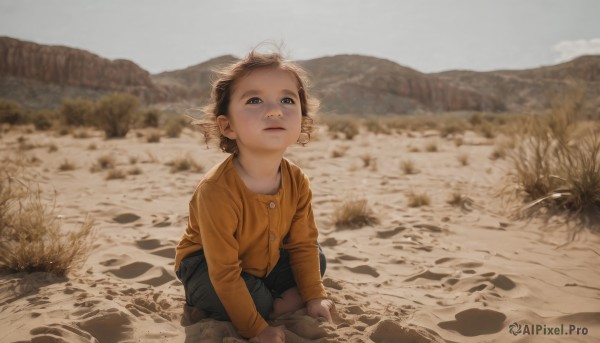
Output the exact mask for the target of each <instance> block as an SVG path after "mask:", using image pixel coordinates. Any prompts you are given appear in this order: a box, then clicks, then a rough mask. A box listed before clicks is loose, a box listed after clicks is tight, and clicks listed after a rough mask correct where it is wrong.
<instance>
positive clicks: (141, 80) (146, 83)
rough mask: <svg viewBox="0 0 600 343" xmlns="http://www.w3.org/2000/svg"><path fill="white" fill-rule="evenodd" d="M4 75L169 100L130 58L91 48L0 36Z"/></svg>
mask: <svg viewBox="0 0 600 343" xmlns="http://www.w3.org/2000/svg"><path fill="white" fill-rule="evenodd" d="M0 77H3V78H6V77H10V78H12V79H13V80H15V79H24V80H34V81H37V82H41V83H45V84H49V85H53V86H55V87H56V86H61V87H65V88H82V89H88V90H96V91H99V92H98V94H102V93H104V92H103V91H121V92H129V93H132V94H135V95H137V96H139V97H140V98H142V100H144V101H146V102H156V101H161V100H166V94H164V92H162V91H161V89H159V88H158V87H157V86H156V85H155V84H154V83H153V81H152V79H151V78H150V74H149V73H148V72H147V71H146V70H144V69H142V68H140V67H139V66H137V65H136V64H135V63H133V62H131V61H128V60H114V61H111V60H108V59H106V58H102V57H100V56H97V55H94V54H92V53H90V52H87V51H84V50H79V49H73V48H68V47H62V46H48V45H40V44H35V43H31V42H25V41H21V40H17V39H12V38H8V37H0Z"/></svg>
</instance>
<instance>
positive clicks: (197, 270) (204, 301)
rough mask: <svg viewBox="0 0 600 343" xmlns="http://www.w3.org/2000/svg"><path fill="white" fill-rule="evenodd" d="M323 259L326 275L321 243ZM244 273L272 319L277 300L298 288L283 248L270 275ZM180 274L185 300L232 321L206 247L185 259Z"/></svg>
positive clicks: (256, 301)
mask: <svg viewBox="0 0 600 343" xmlns="http://www.w3.org/2000/svg"><path fill="white" fill-rule="evenodd" d="M319 262H320V267H321V277H323V274H324V273H325V268H326V260H325V255H324V254H323V250H322V249H321V246H319ZM241 276H242V279H243V280H244V282H245V283H246V287H248V291H249V292H250V296H251V297H252V300H254V304H255V305H256V309H257V310H258V312H259V313H260V314H261V316H263V318H265V319H268V318H269V314H270V313H271V310H272V309H273V299H274V298H278V297H279V296H280V295H281V293H283V292H285V291H286V290H288V289H290V288H292V287H296V281H295V280H294V275H293V273H292V268H291V266H290V255H289V253H288V252H287V250H284V249H281V251H280V257H279V261H277V264H276V265H275V267H274V268H273V270H272V271H271V273H269V275H267V276H266V277H264V278H258V277H255V276H253V275H250V274H247V273H245V272H242V274H241ZM177 277H178V278H179V279H180V280H181V282H182V283H183V288H184V290H185V300H186V302H187V304H188V305H190V306H194V307H197V308H199V309H201V310H203V311H204V312H206V313H207V314H208V315H209V316H210V317H211V318H214V319H217V320H229V316H228V315H227V312H226V311H225V308H224V307H223V304H222V303H221V300H219V297H218V296H217V293H216V292H215V289H214V287H213V285H212V283H211V282H210V278H209V277H208V266H207V265H206V259H205V258H204V251H203V250H199V251H197V252H195V253H192V254H190V255H188V256H186V257H185V258H184V259H183V260H182V261H181V265H180V267H179V270H178V271H177Z"/></svg>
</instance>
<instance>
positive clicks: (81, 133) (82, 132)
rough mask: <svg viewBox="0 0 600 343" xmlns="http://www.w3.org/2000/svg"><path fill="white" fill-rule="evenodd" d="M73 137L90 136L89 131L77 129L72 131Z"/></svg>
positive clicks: (83, 137)
mask: <svg viewBox="0 0 600 343" xmlns="http://www.w3.org/2000/svg"><path fill="white" fill-rule="evenodd" d="M73 138H77V139H86V138H90V133H89V132H88V131H87V130H83V129H77V130H75V131H74V132H73Z"/></svg>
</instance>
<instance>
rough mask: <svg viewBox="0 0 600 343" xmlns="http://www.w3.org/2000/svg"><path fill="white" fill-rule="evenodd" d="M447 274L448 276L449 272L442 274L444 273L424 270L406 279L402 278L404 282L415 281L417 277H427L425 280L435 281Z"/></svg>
mask: <svg viewBox="0 0 600 343" xmlns="http://www.w3.org/2000/svg"><path fill="white" fill-rule="evenodd" d="M447 276H450V274H444V273H434V272H432V271H429V270H426V271H424V272H422V273H419V274H417V275H414V276H411V277H409V278H408V279H406V280H404V281H405V282H410V281H415V280H417V279H427V280H435V281H439V280H441V279H443V278H445V277H447Z"/></svg>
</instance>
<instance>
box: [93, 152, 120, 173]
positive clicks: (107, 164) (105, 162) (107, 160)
mask: <svg viewBox="0 0 600 343" xmlns="http://www.w3.org/2000/svg"><path fill="white" fill-rule="evenodd" d="M115 165H116V162H115V158H114V157H113V156H112V155H102V156H100V157H98V159H97V160H96V163H94V164H93V165H92V167H91V168H90V171H91V172H92V173H95V172H99V171H101V170H107V169H112V168H114V167H115Z"/></svg>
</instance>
